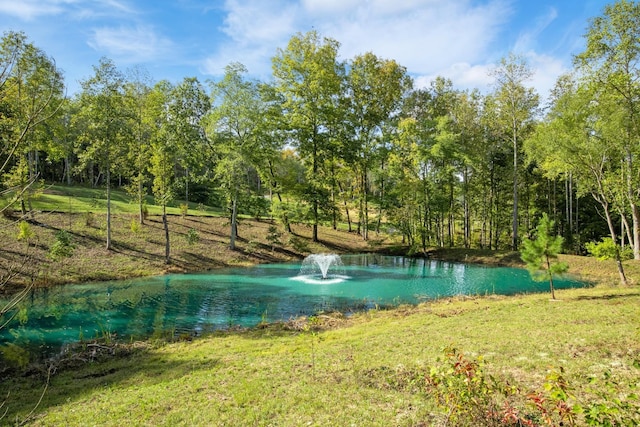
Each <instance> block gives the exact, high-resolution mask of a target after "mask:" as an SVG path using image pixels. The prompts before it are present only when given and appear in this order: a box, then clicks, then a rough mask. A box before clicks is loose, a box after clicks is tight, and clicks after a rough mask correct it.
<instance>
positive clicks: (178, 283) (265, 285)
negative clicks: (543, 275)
mask: <svg viewBox="0 0 640 427" xmlns="http://www.w3.org/2000/svg"><path fill="white" fill-rule="evenodd" d="M342 261H343V263H344V268H343V269H342V271H341V272H340V274H339V275H332V274H331V273H332V272H331V270H330V271H329V273H330V274H329V278H328V280H319V279H318V278H313V277H311V278H309V277H302V278H301V277H298V276H297V275H298V273H299V271H300V266H301V264H300V263H296V264H269V265H259V266H255V267H250V268H233V269H232V268H229V269H222V270H216V271H213V272H207V273H202V274H180V275H166V276H159V277H152V278H141V279H135V280H124V281H111V282H99V283H87V284H79V285H66V286H60V287H55V288H48V289H36V290H34V291H33V292H32V293H31V295H30V296H29V297H28V298H27V299H26V300H25V301H24V302H23V307H24V308H26V315H27V318H26V319H22V322H21V321H19V320H18V319H15V320H14V321H12V323H10V324H9V325H8V326H7V327H6V328H5V329H3V330H2V331H0V346H3V345H6V344H7V343H16V344H20V345H21V346H23V347H26V348H30V349H31V350H32V351H35V352H37V353H39V354H41V355H52V354H56V353H58V352H60V351H62V350H63V349H64V348H65V346H66V345H67V344H70V343H75V342H78V341H80V340H89V339H93V338H96V337H104V336H106V335H107V334H108V335H112V336H116V337H117V338H118V339H121V340H127V341H128V340H132V339H144V338H149V337H153V336H154V335H156V336H160V335H165V336H166V334H176V335H180V334H189V335H198V334H201V333H203V332H207V331H212V330H216V329H224V328H228V327H231V326H238V325H239V326H248V327H250V326H255V325H257V324H258V323H260V322H261V321H268V322H274V321H280V320H288V319H291V318H295V317H298V316H301V315H311V314H315V313H318V312H320V311H331V310H338V311H341V312H345V313H349V312H351V311H361V310H366V309H370V308H373V307H388V306H394V305H398V304H402V303H409V304H416V303H419V302H422V301H426V300H430V299H435V298H441V297H447V296H453V295H485V294H494V293H495V294H503V295H510V294H516V293H525V292H548V291H549V284H548V283H547V282H542V283H538V282H533V281H532V280H531V279H530V278H529V274H528V272H527V271H526V270H522V269H513V268H502V267H485V266H479V265H471V264H455V263H446V262H439V261H431V260H424V259H411V258H404V257H392V256H381V255H372V254H366V255H347V256H343V257H342ZM554 283H555V285H556V287H557V288H558V289H562V288H571V287H582V286H585V283H582V282H578V281H573V280H566V279H565V280H557V281H554ZM0 348H1V347H0Z"/></svg>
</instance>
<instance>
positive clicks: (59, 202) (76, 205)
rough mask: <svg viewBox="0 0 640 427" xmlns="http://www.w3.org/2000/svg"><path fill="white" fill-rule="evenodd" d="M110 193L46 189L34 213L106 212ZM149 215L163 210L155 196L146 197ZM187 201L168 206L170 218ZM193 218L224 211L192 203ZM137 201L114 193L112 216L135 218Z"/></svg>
mask: <svg viewBox="0 0 640 427" xmlns="http://www.w3.org/2000/svg"><path fill="white" fill-rule="evenodd" d="M106 198H107V193H106V189H104V188H86V187H79V186H63V185H47V186H46V187H45V190H44V192H43V193H42V194H39V195H38V196H37V197H36V198H34V199H33V200H32V204H33V208H34V209H35V210H40V211H46V212H66V213H86V212H94V213H95V212H106V209H107V202H106ZM145 202H146V206H147V209H148V212H149V214H150V215H160V214H161V213H162V208H161V206H159V205H157V204H156V201H155V199H154V198H153V196H150V195H147V196H146V197H145ZM184 203H185V202H184V201H181V200H174V201H172V202H171V203H170V205H169V206H167V214H170V215H180V214H181V213H182V212H181V210H180V205H181V204H184ZM187 205H188V209H189V211H188V213H189V214H190V215H195V216H201V215H219V214H220V213H221V212H222V210H221V209H220V208H214V207H211V206H206V205H202V204H200V203H193V202H189V203H188V204H187ZM138 209H139V208H138V204H137V200H136V199H135V198H133V197H131V196H130V195H129V194H127V193H126V192H124V191H122V190H114V189H112V190H111V212H112V213H113V214H136V213H137V212H138Z"/></svg>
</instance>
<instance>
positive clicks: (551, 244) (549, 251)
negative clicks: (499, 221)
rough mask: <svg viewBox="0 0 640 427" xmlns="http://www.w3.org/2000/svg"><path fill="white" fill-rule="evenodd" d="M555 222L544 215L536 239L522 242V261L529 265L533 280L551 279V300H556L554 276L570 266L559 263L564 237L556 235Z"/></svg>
mask: <svg viewBox="0 0 640 427" xmlns="http://www.w3.org/2000/svg"><path fill="white" fill-rule="evenodd" d="M553 226H554V221H551V220H550V219H549V217H548V216H547V214H546V213H545V214H543V215H542V218H541V219H540V223H539V224H538V226H537V227H536V236H535V238H534V239H524V240H523V242H522V252H521V257H522V260H523V261H524V262H525V263H526V264H527V270H529V273H530V274H531V277H532V278H533V280H536V281H539V282H541V281H543V280H546V279H549V287H550V289H551V298H553V299H556V294H555V291H554V288H553V276H554V275H558V274H562V273H564V272H566V271H567V269H568V268H569V266H568V265H567V263H565V262H559V261H557V258H558V253H559V252H560V250H561V249H562V240H563V239H562V236H557V235H554V233H553Z"/></svg>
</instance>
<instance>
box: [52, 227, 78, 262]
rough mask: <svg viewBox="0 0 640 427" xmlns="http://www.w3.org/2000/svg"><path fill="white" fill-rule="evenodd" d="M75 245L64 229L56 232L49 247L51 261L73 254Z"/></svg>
mask: <svg viewBox="0 0 640 427" xmlns="http://www.w3.org/2000/svg"><path fill="white" fill-rule="evenodd" d="M75 248H76V246H75V245H74V244H73V242H72V241H71V235H70V234H69V233H68V232H66V231H65V230H59V231H58V232H56V241H55V242H54V244H53V245H51V248H50V249H49V255H48V256H49V258H50V259H52V260H53V261H59V260H61V259H62V258H67V257H70V256H71V255H73V250H74V249H75Z"/></svg>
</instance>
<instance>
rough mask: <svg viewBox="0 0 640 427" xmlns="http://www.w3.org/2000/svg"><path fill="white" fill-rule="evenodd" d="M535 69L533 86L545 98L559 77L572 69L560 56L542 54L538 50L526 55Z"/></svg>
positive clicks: (532, 80)
mask: <svg viewBox="0 0 640 427" xmlns="http://www.w3.org/2000/svg"><path fill="white" fill-rule="evenodd" d="M525 57H526V58H527V61H528V62H529V64H530V65H531V68H532V69H533V70H534V74H533V78H532V79H531V82H530V83H531V86H533V87H535V88H536V90H537V91H538V94H540V96H541V97H542V98H543V99H545V98H547V97H548V96H549V93H550V92H551V89H553V87H554V86H555V84H556V81H557V80H558V77H560V76H561V75H562V74H566V73H568V72H569V71H570V69H569V67H567V64H566V63H565V62H564V61H562V60H561V59H559V58H555V57H552V56H549V55H542V54H538V53H536V52H533V51H531V52H528V53H527V54H526V56H525Z"/></svg>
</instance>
